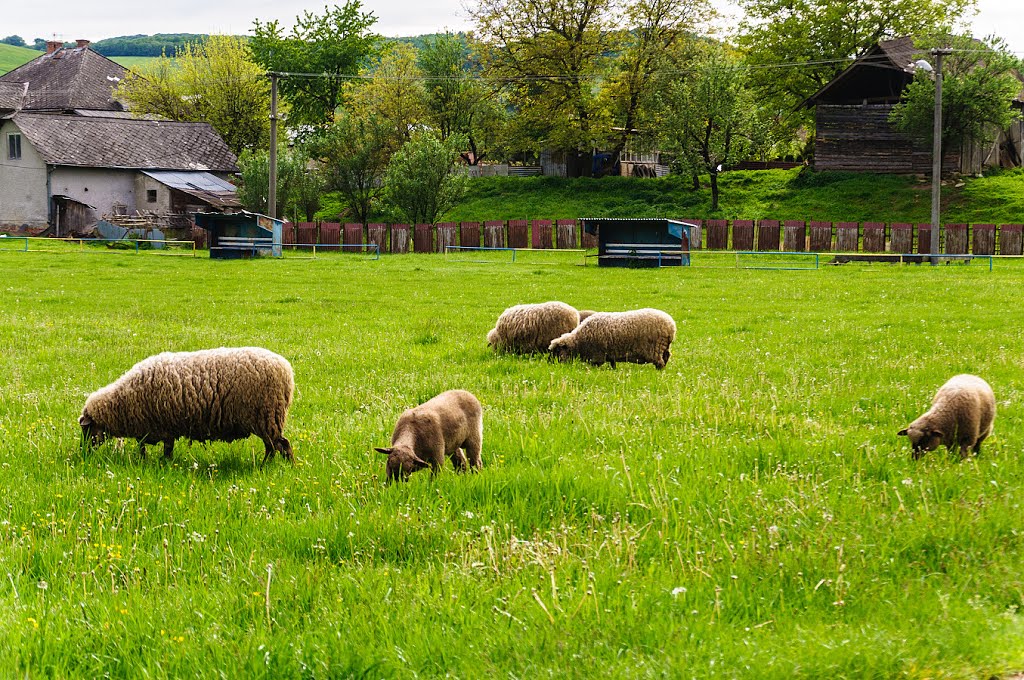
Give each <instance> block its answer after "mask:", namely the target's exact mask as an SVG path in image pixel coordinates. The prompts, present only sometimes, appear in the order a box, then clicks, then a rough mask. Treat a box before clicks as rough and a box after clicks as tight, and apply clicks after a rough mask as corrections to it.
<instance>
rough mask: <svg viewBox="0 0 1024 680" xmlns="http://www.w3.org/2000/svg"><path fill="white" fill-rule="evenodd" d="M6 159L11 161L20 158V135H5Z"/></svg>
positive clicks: (11, 133) (10, 133)
mask: <svg viewBox="0 0 1024 680" xmlns="http://www.w3.org/2000/svg"><path fill="white" fill-rule="evenodd" d="M7 158H8V159H9V160H12V161H16V160H19V159H20V158H21V135H19V134H15V133H13V132H9V133H7Z"/></svg>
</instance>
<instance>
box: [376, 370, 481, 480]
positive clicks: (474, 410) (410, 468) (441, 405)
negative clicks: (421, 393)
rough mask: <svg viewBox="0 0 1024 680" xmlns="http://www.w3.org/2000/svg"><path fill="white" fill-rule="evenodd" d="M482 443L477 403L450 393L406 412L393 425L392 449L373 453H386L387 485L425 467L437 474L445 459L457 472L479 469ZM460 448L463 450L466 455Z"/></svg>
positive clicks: (462, 393) (461, 392)
mask: <svg viewBox="0 0 1024 680" xmlns="http://www.w3.org/2000/svg"><path fill="white" fill-rule="evenodd" d="M483 441H484V419H483V410H482V409H481V408H480V401H479V400H478V399H477V398H476V397H474V396H473V395H472V394H470V393H469V392H467V391H466V390H450V391H448V392H442V393H441V394H439V395H437V396H436V397H434V398H433V399H431V400H430V401H428V402H426V403H424V404H420V405H419V406H417V407H415V408H411V409H407V410H406V411H405V412H404V413H402V415H401V416H399V418H398V423H396V424H395V431H394V433H393V434H392V435H391V447H390V448H386V449H385V448H376V449H375V450H376V451H379V452H380V453H384V454H387V457H388V463H387V483H388V484H390V483H391V482H392V481H393V480H399V479H400V480H403V481H404V480H406V479H408V478H409V475H411V474H412V473H413V472H416V471H417V470H422V469H424V468H426V467H428V466H429V467H430V468H431V470H432V472H433V474H435V475H436V474H437V473H438V472H439V471H440V469H441V466H442V465H443V464H444V457H445V456H448V457H449V458H451V461H452V465H454V466H455V469H456V470H457V471H459V472H463V471H465V470H466V469H467V467H468V468H469V469H471V470H479V469H480V468H482V467H483V463H482V462H481V460H480V447H481V446H482V445H483ZM460 448H462V449H465V453H463V452H462V451H460V450H459V449H460ZM467 457H468V458H469V462H468V465H467V461H466V458H467Z"/></svg>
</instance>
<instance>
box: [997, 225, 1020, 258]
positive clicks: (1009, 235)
mask: <svg viewBox="0 0 1024 680" xmlns="http://www.w3.org/2000/svg"><path fill="white" fill-rule="evenodd" d="M1022 232H1024V225H1021V224H1004V225H1003V226H1002V227H1000V229H999V254H1000V255H1021V254H1022V250H1021V246H1022V245H1024V243H1022V241H1021V234H1022Z"/></svg>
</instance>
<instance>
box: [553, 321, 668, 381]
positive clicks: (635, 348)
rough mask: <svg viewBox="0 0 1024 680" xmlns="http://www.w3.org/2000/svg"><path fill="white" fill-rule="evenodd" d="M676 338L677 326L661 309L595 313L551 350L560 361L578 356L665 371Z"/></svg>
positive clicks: (554, 344)
mask: <svg viewBox="0 0 1024 680" xmlns="http://www.w3.org/2000/svg"><path fill="white" fill-rule="evenodd" d="M675 337H676V323H675V321H673V320H672V317H671V316H669V315H668V314H666V313H665V312H663V311H661V310H658V309H637V310H634V311H631V312H595V313H594V314H592V315H591V316H590V317H588V318H587V320H586V321H584V322H583V323H581V324H580V325H579V326H578V327H576V328H575V329H573V330H572V331H570V332H568V333H566V334H565V335H562V336H561V337H558V338H555V339H554V340H552V341H551V345H550V346H549V347H548V350H549V351H550V352H551V354H552V356H554V357H555V358H556V359H558V360H559V361H567V360H568V359H571V358H573V357H579V358H581V359H583V360H584V361H589V362H590V363H592V364H595V365H597V366H600V365H601V364H603V363H605V362H606V361H607V362H608V363H610V364H611V365H612V368H615V363H616V362H617V361H628V362H632V363H636V364H654V366H655V368H657V369H659V370H660V369H662V368H665V364H667V363H668V360H669V357H670V356H671V354H672V353H671V351H670V350H669V348H670V347H671V345H672V341H673V340H675Z"/></svg>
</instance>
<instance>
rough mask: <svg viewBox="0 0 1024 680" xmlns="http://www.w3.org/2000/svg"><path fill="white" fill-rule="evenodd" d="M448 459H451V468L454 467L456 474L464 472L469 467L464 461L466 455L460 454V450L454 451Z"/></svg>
mask: <svg viewBox="0 0 1024 680" xmlns="http://www.w3.org/2000/svg"><path fill="white" fill-rule="evenodd" d="M449 458H451V460H452V466H454V467H455V471H456V472H465V471H466V469H467V468H468V467H469V463H468V462H467V461H466V454H464V453H463V452H462V449H455V451H453V452H452V455H451V456H449Z"/></svg>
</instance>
